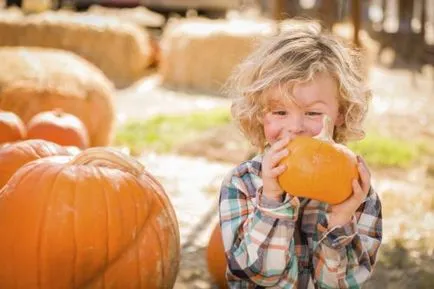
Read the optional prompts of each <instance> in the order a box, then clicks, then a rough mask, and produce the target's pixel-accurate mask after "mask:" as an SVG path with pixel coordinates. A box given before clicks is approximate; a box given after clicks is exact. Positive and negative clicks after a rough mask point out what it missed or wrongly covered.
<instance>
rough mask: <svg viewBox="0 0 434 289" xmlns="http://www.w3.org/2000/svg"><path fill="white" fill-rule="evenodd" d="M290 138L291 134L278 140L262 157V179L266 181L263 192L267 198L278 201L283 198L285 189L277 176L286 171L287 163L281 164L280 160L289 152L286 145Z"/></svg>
mask: <svg viewBox="0 0 434 289" xmlns="http://www.w3.org/2000/svg"><path fill="white" fill-rule="evenodd" d="M290 140H291V139H290V137H289V136H285V137H283V138H282V139H280V140H278V141H276V142H275V143H274V144H273V145H271V147H270V149H269V150H268V151H267V152H266V153H265V154H264V158H263V159H262V180H263V181H264V187H263V190H262V194H263V195H265V196H266V197H267V198H270V199H275V200H277V201H280V200H281V199H282V195H283V192H284V191H283V190H282V188H281V187H280V185H279V183H278V181H277V177H278V176H279V175H280V174H282V173H283V172H284V171H285V169H286V165H284V164H281V165H279V162H280V160H281V159H282V158H283V157H285V156H286V155H288V153H289V152H288V149H287V148H286V146H287V144H288V142H289V141H290Z"/></svg>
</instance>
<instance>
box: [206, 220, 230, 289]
mask: <svg viewBox="0 0 434 289" xmlns="http://www.w3.org/2000/svg"><path fill="white" fill-rule="evenodd" d="M206 260H207V262H208V271H209V274H210V275H211V278H212V279H213V280H214V282H215V283H216V284H217V286H218V288H219V289H227V288H229V287H228V285H227V284H228V283H227V281H226V267H227V261H226V256H225V249H224V247H223V240H222V233H221V229H220V225H219V224H217V225H216V226H215V227H214V230H213V231H212V233H211V237H210V238H209V242H208V248H207V250H206Z"/></svg>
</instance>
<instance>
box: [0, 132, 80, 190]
mask: <svg viewBox="0 0 434 289" xmlns="http://www.w3.org/2000/svg"><path fill="white" fill-rule="evenodd" d="M72 154H74V153H73V148H66V147H62V146H59V145H57V144H55V143H52V142H49V141H45V140H25V141H20V142H15V143H10V144H9V145H7V146H4V147H1V148H0V189H1V188H2V187H3V186H4V185H5V184H6V182H7V181H8V180H9V178H10V177H11V176H12V175H13V174H14V173H15V172H16V171H17V170H18V169H19V168H20V167H22V166H23V165H25V164H27V163H28V162H31V161H33V160H37V159H40V158H45V157H49V156H56V155H72Z"/></svg>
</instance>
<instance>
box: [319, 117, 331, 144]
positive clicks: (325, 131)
mask: <svg viewBox="0 0 434 289" xmlns="http://www.w3.org/2000/svg"><path fill="white" fill-rule="evenodd" d="M332 134H333V126H332V120H331V118H330V117H329V116H328V115H326V114H325V115H324V117H323V119H322V129H321V132H320V133H319V134H318V135H316V136H315V137H314V138H315V139H319V140H323V141H329V142H332V141H333V137H332Z"/></svg>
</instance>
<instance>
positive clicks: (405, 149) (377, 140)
mask: <svg viewBox="0 0 434 289" xmlns="http://www.w3.org/2000/svg"><path fill="white" fill-rule="evenodd" d="M348 147H349V148H350V149H351V150H353V151H354V152H355V153H356V154H359V155H361V156H362V157H363V158H364V159H365V160H366V162H367V163H368V164H370V165H373V166H377V167H400V168H406V167H409V166H410V165H412V164H413V163H414V162H415V161H417V160H418V159H419V157H420V153H421V152H420V147H419V145H418V144H417V143H415V142H409V141H406V140H400V139H394V138H389V137H383V136H379V135H377V134H368V135H367V136H366V138H365V139H364V140H362V141H359V142H353V143H350V144H349V145H348Z"/></svg>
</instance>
